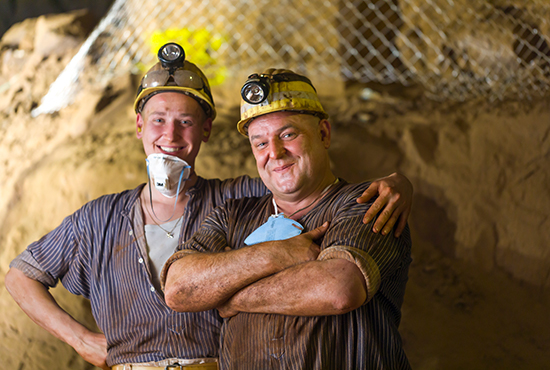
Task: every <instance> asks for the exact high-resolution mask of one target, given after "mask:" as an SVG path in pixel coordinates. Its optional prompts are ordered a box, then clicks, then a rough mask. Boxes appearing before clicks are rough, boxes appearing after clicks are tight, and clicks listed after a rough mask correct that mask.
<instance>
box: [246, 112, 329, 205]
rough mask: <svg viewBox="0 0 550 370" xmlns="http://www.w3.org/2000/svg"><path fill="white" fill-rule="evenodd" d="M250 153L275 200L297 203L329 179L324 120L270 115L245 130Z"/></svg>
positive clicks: (257, 119)
mask: <svg viewBox="0 0 550 370" xmlns="http://www.w3.org/2000/svg"><path fill="white" fill-rule="evenodd" d="M248 136H249V139H250V144H251V146H252V153H253V154H254V157H255V158H256V165H257V167H258V172H259V174H260V177H261V178H262V180H263V182H264V184H265V185H266V186H267V187H268V188H269V189H270V190H271V191H272V192H273V194H274V195H275V197H276V198H281V199H283V198H284V199H288V200H300V199H302V198H303V197H305V196H309V195H310V194H311V192H313V191H316V190H318V187H319V186H320V184H321V183H322V182H323V181H324V180H325V178H326V177H327V176H329V175H330V162H329V157H328V151H327V149H328V148H329V146H330V124H329V122H328V121H327V120H319V118H317V117H315V116H312V115H308V114H297V113H293V112H276V113H269V114H266V115H263V116H260V117H258V118H256V119H254V120H253V121H252V122H251V123H250V125H249V127H248Z"/></svg>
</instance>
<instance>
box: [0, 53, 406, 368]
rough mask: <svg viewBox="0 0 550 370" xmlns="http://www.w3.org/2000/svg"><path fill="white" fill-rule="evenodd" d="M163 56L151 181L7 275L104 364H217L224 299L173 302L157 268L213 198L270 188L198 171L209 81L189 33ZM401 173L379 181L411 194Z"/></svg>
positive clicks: (151, 118) (147, 90)
mask: <svg viewBox="0 0 550 370" xmlns="http://www.w3.org/2000/svg"><path fill="white" fill-rule="evenodd" d="M158 56H159V60H160V62H159V63H157V64H156V65H155V66H154V67H153V68H151V70H149V71H148V73H147V74H146V75H145V76H144V78H143V79H142V82H141V85H140V87H139V90H138V95H137V97H136V100H135V104H134V107H135V111H136V114H137V118H136V135H137V137H138V138H139V139H141V140H142V143H143V148H144V151H145V154H146V156H147V170H148V174H149V178H150V180H149V182H148V183H147V184H142V185H140V186H138V187H137V188H136V189H132V190H127V191H124V192H122V193H119V194H111V195H106V196H103V197H100V198H98V199H96V200H93V201H91V202H89V203H87V204H85V205H84V206H83V207H82V208H81V209H80V210H78V211H76V212H75V213H74V214H72V215H70V216H68V217H67V218H66V219H65V220H64V221H63V222H62V224H61V225H60V226H59V227H57V228H56V229H55V230H53V231H51V232H50V233H48V234H47V235H45V236H44V237H43V238H41V239H40V240H38V241H36V242H34V243H32V244H31V245H29V246H28V248H27V249H26V250H25V251H23V253H21V255H19V256H18V257H17V258H16V259H15V260H14V261H12V263H11V265H10V267H11V269H10V271H9V272H8V274H7V276H6V280H5V284H6V287H7V289H8V290H9V292H10V293H11V295H12V296H13V298H14V299H15V301H16V302H17V303H18V304H19V305H20V306H21V308H22V309H23V310H24V311H25V313H27V315H29V317H31V319H33V320H34V321H35V322H36V323H37V324H39V325H40V326H42V327H44V328H45V329H46V330H48V331H49V332H50V333H52V334H53V335H55V336H56V337H57V338H59V339H61V340H63V341H65V342H66V343H68V344H69V345H71V346H72V347H73V348H74V349H75V350H76V351H77V352H78V353H79V354H80V355H81V356H82V357H83V358H84V359H85V360H86V361H88V362H90V363H92V364H94V365H96V366H98V367H101V368H103V369H109V368H110V367H111V366H112V367H113V369H117V370H118V369H124V366H125V365H130V364H132V366H133V369H139V368H142V367H143V368H147V369H156V368H162V369H164V368H165V366H167V365H172V364H174V363H178V364H180V365H184V366H183V368H185V365H193V366H194V367H193V368H197V367H198V366H199V365H200V366H201V367H202V368H204V369H215V368H217V364H216V358H217V357H218V349H219V334H220V328H221V324H222V319H221V318H220V316H219V315H218V312H217V311H214V310H211V311H208V312H201V313H177V312H174V311H173V310H171V309H170V308H169V307H168V306H167V305H166V303H165V302H164V296H163V294H162V292H161V290H160V284H159V270H160V268H161V267H162V266H163V264H164V262H165V261H166V259H167V258H168V257H169V256H170V255H171V254H172V253H173V251H174V249H175V247H176V246H177V245H178V244H181V243H183V242H184V241H185V240H187V239H188V238H189V237H190V236H191V235H193V233H194V232H195V231H196V230H197V229H198V227H199V225H200V223H201V222H202V220H204V218H205V217H206V215H207V214H208V213H209V212H210V211H212V209H214V208H215V207H216V206H218V205H221V204H223V203H224V201H225V200H226V199H229V198H239V197H243V196H245V195H246V196H261V195H264V194H265V193H266V189H265V187H264V186H263V184H262V183H261V180H259V179H250V178H248V177H240V178H237V179H234V180H225V181H221V180H218V179H211V180H208V179H203V178H201V177H199V176H198V175H197V174H196V172H195V168H194V164H195V158H196V156H197V154H198V152H199V149H200V146H201V144H202V143H203V142H207V141H208V138H209V136H210V133H211V129H212V121H213V119H214V118H215V116H216V110H215V106H214V101H213V99H212V95H211V93H210V86H209V83H208V80H207V79H206V77H205V76H204V74H203V73H202V72H201V71H200V69H198V68H197V67H196V66H195V65H194V64H192V63H190V62H188V61H186V60H185V57H184V53H183V49H181V47H180V46H179V45H176V44H167V45H165V46H163V47H162V48H161V49H160V50H159V55H158ZM395 179H396V177H395V176H392V177H390V178H388V180H387V181H386V180H381V181H380V182H378V184H379V185H380V189H386V190H387V189H388V185H389V187H390V188H395V186H397V187H402V186H403V185H404V188H405V191H404V192H402V193H404V195H405V198H406V197H407V195H409V194H410V193H409V188H408V181H406V179H405V180H403V179H401V178H397V185H394V184H396V183H395ZM376 191H377V189H375V190H374V192H376ZM393 195H395V194H390V195H388V196H387V197H381V198H386V199H385V201H382V203H381V204H382V205H383V204H384V202H386V203H387V207H386V208H389V210H390V212H389V213H390V214H392V212H393V213H395V212H394V211H395V210H397V213H400V212H399V210H400V209H401V207H403V204H405V208H404V209H405V215H408V212H407V209H409V206H410V197H409V199H405V200H400V202H402V203H401V204H399V203H400V202H395V199H393V198H392V196H393ZM379 199H380V198H379ZM407 204H408V205H407ZM405 217H406V216H405ZM388 219H390V217H386V221H387V220H388ZM390 222H391V220H390ZM394 222H395V221H394ZM59 281H61V282H62V283H63V286H64V287H65V288H66V289H67V290H69V291H70V292H72V293H74V294H78V295H82V296H84V297H85V298H87V299H89V300H90V302H91V306H92V313H93V315H94V318H95V320H96V321H97V324H98V326H99V328H100V329H101V331H102V333H94V332H92V331H90V330H89V329H87V328H86V327H84V326H83V325H82V324H81V323H79V322H77V321H75V320H74V319H73V318H72V317H71V316H69V315H68V314H67V313H66V312H65V311H63V310H62V309H61V308H60V307H59V306H58V305H57V303H56V302H55V300H54V298H53V297H52V295H51V294H50V293H49V288H50V287H54V286H55V285H56V284H57V283H58V282H59ZM127 368H129V366H126V369H127Z"/></svg>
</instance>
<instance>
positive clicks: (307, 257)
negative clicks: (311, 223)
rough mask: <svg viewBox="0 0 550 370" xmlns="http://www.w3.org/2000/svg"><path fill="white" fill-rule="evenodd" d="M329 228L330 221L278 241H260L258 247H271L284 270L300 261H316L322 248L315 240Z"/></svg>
mask: <svg viewBox="0 0 550 370" xmlns="http://www.w3.org/2000/svg"><path fill="white" fill-rule="evenodd" d="M327 229H328V222H325V223H324V224H322V225H321V226H319V227H318V228H316V229H313V230H310V231H308V232H307V233H303V234H300V235H297V236H295V237H292V238H289V239H285V240H279V241H276V242H264V243H259V244H258V247H263V246H262V244H264V246H266V247H268V248H271V249H272V250H273V251H274V255H276V256H277V259H278V260H279V261H277V262H278V264H279V266H280V267H279V270H283V269H285V268H288V267H290V266H294V265H296V264H299V263H303V262H308V261H314V260H316V259H317V256H318V255H319V253H320V252H321V249H320V248H319V246H318V245H317V244H315V240H318V239H320V238H321V237H322V236H323V235H325V233H326V231H327Z"/></svg>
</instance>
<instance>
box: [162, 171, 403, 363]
mask: <svg viewBox="0 0 550 370" xmlns="http://www.w3.org/2000/svg"><path fill="white" fill-rule="evenodd" d="M368 186H369V183H362V184H347V183H346V182H345V181H343V180H341V181H340V182H339V184H337V185H335V186H333V187H332V188H331V190H329V192H328V193H327V194H326V195H325V196H324V197H323V198H322V199H321V200H320V201H319V202H318V203H317V204H316V205H315V207H314V208H313V209H311V210H310V211H309V212H308V213H307V214H306V215H305V216H303V217H302V218H301V219H300V220H298V221H299V222H300V223H301V224H302V225H303V226H304V232H306V231H308V230H312V229H314V228H316V227H319V226H321V225H322V224H323V222H324V221H330V226H329V229H328V231H327V232H326V234H325V235H324V237H323V240H322V242H321V244H320V247H321V254H320V255H319V259H330V258H345V259H348V260H350V261H351V262H354V263H355V264H356V265H357V266H358V267H359V269H360V270H361V272H362V273H363V275H364V277H365V281H366V284H367V290H368V292H367V294H368V299H367V301H366V302H365V304H363V305H362V306H361V307H359V308H358V309H356V310H353V311H351V312H349V313H346V314H343V315H332V316H318V317H303V316H287V315H276V314H257V313H245V312H241V313H238V314H237V315H236V316H234V317H232V318H229V319H225V320H224V324H223V327H222V334H221V349H220V361H221V369H224V370H226V369H239V370H247V369H250V370H253V369H319V370H321V369H323V370H326V369H335V370H342V369H350V370H356V369H391V370H396V369H409V368H410V366H409V362H408V359H407V356H406V354H405V352H404V350H403V346H402V342H401V336H400V334H399V332H398V326H399V323H400V320H401V305H402V302H403V296H404V293H405V285H406V282H407V280H408V269H409V265H410V263H411V239H410V233H409V228H408V226H407V227H406V229H405V231H404V232H403V233H402V235H401V236H400V237H399V238H395V237H394V236H393V233H389V234H388V235H386V236H383V235H381V234H379V233H378V234H375V233H373V232H372V227H373V224H372V223H370V224H368V225H365V224H363V222H362V217H363V216H364V214H365V212H366V211H367V209H368V207H370V205H371V204H372V201H371V202H370V203H368V204H358V203H357V202H356V198H357V197H359V196H360V195H361V194H362V193H363V191H364V190H366V189H367V187H368ZM272 213H273V207H272V196H271V195H267V196H264V197H262V198H247V199H238V200H229V201H228V202H227V203H226V205H225V206H223V207H220V208H217V209H216V210H214V212H213V213H212V214H210V216H209V217H208V218H207V219H206V220H205V222H204V223H203V225H202V227H201V229H200V230H199V231H198V232H197V233H196V234H195V235H194V236H193V237H192V238H191V239H189V240H188V241H187V243H185V244H184V245H183V246H182V247H180V248H179V249H181V251H179V252H178V253H176V254H175V255H174V256H173V257H172V258H171V260H169V262H168V264H170V263H171V262H173V261H174V260H176V259H177V258H181V257H183V256H185V255H187V254H188V253H190V252H222V251H224V250H225V248H226V247H228V246H229V247H231V248H233V249H237V248H242V247H244V239H245V238H246V237H247V236H248V235H249V234H250V233H251V232H252V231H254V230H255V229H256V228H258V227H259V226H260V225H262V224H263V223H264V222H266V221H267V219H268V217H269V216H270V215H271V214H272ZM252 248H253V247H252ZM165 268H166V266H165Z"/></svg>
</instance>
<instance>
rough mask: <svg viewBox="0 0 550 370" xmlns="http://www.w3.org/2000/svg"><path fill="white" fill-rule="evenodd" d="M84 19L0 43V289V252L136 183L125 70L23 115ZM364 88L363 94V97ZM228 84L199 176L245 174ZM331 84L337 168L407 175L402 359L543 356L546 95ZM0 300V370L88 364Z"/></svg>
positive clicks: (525, 359)
mask: <svg viewBox="0 0 550 370" xmlns="http://www.w3.org/2000/svg"><path fill="white" fill-rule="evenodd" d="M84 20H85V14H80V13H78V14H68V15H62V16H56V17H43V18H39V19H38V20H37V19H29V20H26V21H25V22H23V23H22V24H19V25H17V26H16V27H14V28H12V29H11V30H10V32H8V33H7V34H6V35H4V38H3V39H2V42H1V44H0V68H1V69H0V118H1V121H0V180H1V181H0V285H2V286H3V282H4V275H5V273H6V272H7V270H8V264H9V262H10V261H11V260H12V259H13V258H14V257H15V256H16V255H17V254H18V253H20V252H21V251H22V250H23V249H24V248H25V247H26V246H27V245H28V244H29V243H30V242H32V241H33V240H36V239H37V238H39V237H40V236H42V235H43V234H44V233H46V232H47V231H49V230H51V229H52V228H53V227H55V226H56V225H58V224H59V223H60V222H61V220H62V219H63V217H65V216H67V215H68V214H70V213H71V212H72V211H74V210H76V209H77V208H78V207H80V206H81V205H82V204H83V203H85V202H86V201H89V200H91V199H94V198H96V197H98V196H100V195H102V194H106V193H111V192H117V191H120V190H123V189H127V188H131V187H134V186H136V185H137V184H139V183H141V182H143V181H145V161H144V159H145V158H144V154H143V151H142V147H141V143H140V142H139V141H138V140H137V139H136V138H135V132H134V120H135V118H134V113H133V111H132V108H131V104H132V101H133V97H134V91H135V86H136V76H122V77H118V78H117V79H116V80H113V81H112V82H111V83H110V84H109V85H108V86H104V87H101V88H98V87H93V86H90V87H89V88H87V89H85V90H84V91H85V92H83V93H81V94H80V95H79V96H78V98H77V101H76V102H75V104H73V105H71V106H69V107H67V108H65V109H64V110H62V111H60V112H59V113H55V114H52V115H41V116H38V117H36V118H32V117H31V115H30V110H31V109H32V108H34V107H36V106H37V105H38V103H39V101H40V98H41V97H42V96H43V95H44V94H45V92H46V91H47V88H48V86H49V84H50V83H51V82H53V80H54V79H55V77H56V76H57V75H58V74H59V73H60V71H61V70H62V69H63V67H64V66H65V65H66V64H67V63H68V61H69V60H70V58H71V56H72V55H74V53H76V51H77V50H78V46H79V45H80V44H81V42H82V41H83V39H84V37H85V34H86V32H87V30H86V29H85V28H82V32H80V33H79V32H76V33H75V32H74V29H73V28H72V27H73V26H74V25H77V24H79V25H80V26H79V27H82V26H81V25H83V24H85V22H84ZM39 27H41V28H40V29H41V30H42V31H41V32H40V33H39V35H40V37H41V39H40V42H39V43H38V41H37V36H35V34H36V32H35V30H36V29H37V28H39ZM68 29H71V30H72V31H71V32H66V33H64V32H63V31H60V30H68ZM365 88H370V89H372V91H373V93H372V94H371V95H370V98H369V99H364V97H365V92H366V91H367V90H365ZM319 90H320V91H323V90H322V89H319ZM234 91H235V86H233V85H231V84H227V85H224V86H221V87H217V88H216V89H215V90H214V95H215V97H216V103H217V105H218V107H219V116H218V118H217V119H216V122H215V128H214V133H213V137H212V139H211V140H210V141H209V142H208V143H207V144H205V145H204V146H203V148H202V151H201V154H200V155H199V158H198V160H197V164H196V167H197V169H198V170H197V172H198V173H199V174H200V175H202V176H204V177H221V178H225V177H232V176H237V175H240V174H243V173H248V174H252V175H253V174H255V173H256V170H255V164H254V159H253V157H252V156H251V154H250V150H249V147H248V143H247V142H246V140H245V139H244V138H242V137H241V136H240V135H239V134H238V133H237V131H236V130H235V122H236V121H237V117H238V114H239V113H238V105H237V104H238V103H237V102H236V101H235V98H234V96H235V94H234ZM337 91H342V94H341V95H340V96H339V99H328V98H327V99H326V100H325V105H326V107H327V109H328V110H329V112H330V114H331V117H332V118H331V121H332V123H333V143H332V148H331V156H332V160H333V165H334V172H335V173H336V174H338V175H339V176H342V177H344V178H346V179H348V180H350V181H360V180H365V179H373V178H376V177H379V176H383V175H386V174H389V173H391V172H393V171H399V172H401V173H403V174H405V175H406V176H408V177H409V178H410V179H411V181H412V182H413V184H414V187H415V198H414V210H413V214H412V215H411V218H410V225H411V229H412V232H413V243H414V247H413V264H412V266H411V270H410V279H409V283H408V287H407V293H406V297H405V303H404V306H403V320H402V324H401V327H400V330H401V333H402V335H403V340H404V343H405V348H406V351H407V354H408V356H409V358H410V361H411V364H412V366H413V368H415V369H425V370H431V369H465V368H468V369H545V368H548V366H549V364H550V319H549V318H548V314H547V312H548V310H549V309H550V295H549V287H550V274H549V272H550V253H549V252H548V245H549V242H550V231H549V230H550V227H549V226H550V225H549V222H550V220H549V217H548V215H549V210H550V191H549V189H550V184H549V176H550V172H549V171H548V168H550V166H549V164H550V163H549V161H550V154H549V147H550V146H549V145H548V144H549V135H548V133H549V132H550V128H549V127H550V125H549V123H550V104H549V99H548V97H547V98H545V99H540V100H531V101H521V102H520V101H506V102H493V103H489V102H487V101H485V100H482V99H479V100H476V101H470V102H467V103H461V104H453V103H434V102H432V101H430V100H427V99H425V98H423V95H422V90H421V89H420V88H407V89H405V88H402V87H400V86H377V85H370V86H366V85H358V84H350V85H348V86H343V85H341V90H338V89H337ZM362 97H363V98H362ZM54 295H55V297H56V298H57V299H58V300H59V303H60V304H61V306H62V307H64V308H65V309H67V310H68V311H69V312H70V313H71V314H73V315H74V316H75V317H76V318H77V319H79V320H82V321H83V322H85V323H86V324H87V325H89V326H90V327H93V326H94V323H93V318H92V317H91V315H90V310H89V305H88V303H87V302H86V301H85V300H83V299H80V298H78V297H74V296H72V295H71V294H69V293H67V292H66V291H64V290H63V288H56V289H54ZM0 310H1V312H2V315H1V316H2V317H1V318H0V368H2V369H31V368H32V369H53V368H55V369H60V370H64V369H90V368H92V367H91V366H90V365H87V364H86V363H84V362H83V361H82V360H81V359H80V358H79V356H78V355H77V354H76V353H75V352H74V351H73V350H72V349H71V348H70V347H68V346H67V345H65V344H63V343H61V342H60V341H58V340H57V339H55V338H53V337H52V336H51V335H49V334H48V333H46V332H45V331H44V330H42V329H40V328H39V327H37V326H36V325H35V324H34V323H32V322H31V321H30V320H29V319H28V318H27V317H26V316H25V315H24V314H23V313H22V311H21V310H20V309H19V308H18V307H17V305H16V304H15V303H14V302H13V300H12V299H11V297H9V295H8V293H7V292H6V290H5V289H1V290H0Z"/></svg>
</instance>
